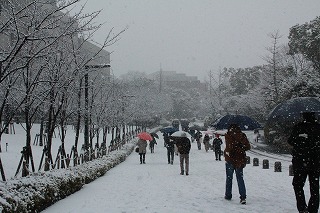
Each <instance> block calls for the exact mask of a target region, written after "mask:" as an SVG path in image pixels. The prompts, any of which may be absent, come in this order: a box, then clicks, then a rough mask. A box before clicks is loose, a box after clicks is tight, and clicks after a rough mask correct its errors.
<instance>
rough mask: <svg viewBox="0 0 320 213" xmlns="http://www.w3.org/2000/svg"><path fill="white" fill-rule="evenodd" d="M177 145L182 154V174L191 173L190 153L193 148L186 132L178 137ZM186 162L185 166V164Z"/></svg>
mask: <svg viewBox="0 0 320 213" xmlns="http://www.w3.org/2000/svg"><path fill="white" fill-rule="evenodd" d="M176 145H177V148H178V152H179V154H180V171H181V172H180V175H184V172H185V174H186V175H187V176H188V175H189V153H190V149H191V142H190V140H189V138H187V135H186V134H185V133H182V135H181V137H179V138H178V139H176ZM184 164H185V166H184Z"/></svg>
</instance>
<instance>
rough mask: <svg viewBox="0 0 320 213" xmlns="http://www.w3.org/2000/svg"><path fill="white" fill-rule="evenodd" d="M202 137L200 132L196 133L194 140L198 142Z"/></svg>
mask: <svg viewBox="0 0 320 213" xmlns="http://www.w3.org/2000/svg"><path fill="white" fill-rule="evenodd" d="M201 137H202V133H201V132H200V131H198V132H196V134H194V138H195V139H196V140H197V141H198V140H200V138H201Z"/></svg>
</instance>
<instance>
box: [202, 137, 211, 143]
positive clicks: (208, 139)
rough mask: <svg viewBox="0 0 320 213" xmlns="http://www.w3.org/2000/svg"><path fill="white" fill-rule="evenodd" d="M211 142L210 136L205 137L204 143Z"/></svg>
mask: <svg viewBox="0 0 320 213" xmlns="http://www.w3.org/2000/svg"><path fill="white" fill-rule="evenodd" d="M209 141H210V137H209V135H205V136H204V137H203V143H209Z"/></svg>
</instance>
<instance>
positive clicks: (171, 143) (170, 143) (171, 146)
mask: <svg viewBox="0 0 320 213" xmlns="http://www.w3.org/2000/svg"><path fill="white" fill-rule="evenodd" d="M166 148H167V149H174V141H173V140H172V139H171V138H170V137H168V139H167V141H166Z"/></svg>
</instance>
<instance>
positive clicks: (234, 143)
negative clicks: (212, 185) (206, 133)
mask: <svg viewBox="0 0 320 213" xmlns="http://www.w3.org/2000/svg"><path fill="white" fill-rule="evenodd" d="M225 143H226V148H225V150H224V158H225V161H226V190H225V197H224V198H225V199H227V200H231V199H232V179H233V173H234V172H235V173H236V178H237V183H238V189H239V194H240V203H241V204H246V198H247V192H246V186H245V183H244V179H243V168H244V167H245V166H246V151H247V150H249V149H250V143H249V141H248V139H247V136H246V134H244V133H243V132H242V131H241V129H240V127H239V126H238V125H237V124H231V125H230V126H229V128H228V132H227V133H226V134H225Z"/></svg>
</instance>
